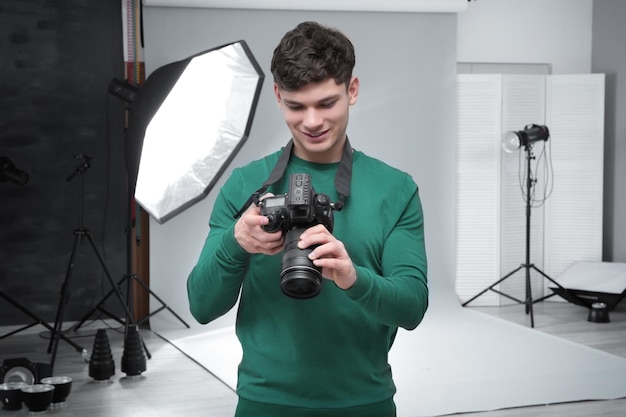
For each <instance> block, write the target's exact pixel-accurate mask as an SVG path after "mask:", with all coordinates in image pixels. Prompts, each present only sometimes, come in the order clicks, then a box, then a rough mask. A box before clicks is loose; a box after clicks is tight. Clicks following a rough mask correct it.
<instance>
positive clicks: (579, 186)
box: [544, 74, 605, 279]
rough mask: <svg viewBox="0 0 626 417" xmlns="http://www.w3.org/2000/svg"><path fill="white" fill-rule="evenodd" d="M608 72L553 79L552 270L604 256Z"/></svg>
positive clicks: (556, 272) (548, 266) (548, 233)
mask: <svg viewBox="0 0 626 417" xmlns="http://www.w3.org/2000/svg"><path fill="white" fill-rule="evenodd" d="M604 81H605V77H604V74H584V75H552V76H548V77H547V89H546V93H547V94H546V102H547V117H546V122H547V125H548V126H549V127H550V132H551V135H552V138H551V140H552V150H553V164H554V193H553V194H552V196H551V197H550V198H549V199H548V200H547V202H546V213H547V214H546V216H547V217H546V230H545V237H546V241H545V246H546V253H545V259H544V265H545V267H546V272H547V273H548V275H550V276H551V277H553V278H555V279H556V278H557V277H558V276H559V275H560V274H561V273H563V272H564V271H565V270H566V269H567V268H568V267H569V266H570V265H571V264H572V263H573V262H576V261H601V260H602V211H603V205H602V201H603V176H604Z"/></svg>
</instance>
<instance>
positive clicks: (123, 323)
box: [75, 278, 126, 330]
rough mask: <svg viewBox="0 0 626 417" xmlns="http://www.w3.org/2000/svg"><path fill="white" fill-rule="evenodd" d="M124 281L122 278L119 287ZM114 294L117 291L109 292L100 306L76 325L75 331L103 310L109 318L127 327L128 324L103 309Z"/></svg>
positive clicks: (97, 305)
mask: <svg viewBox="0 0 626 417" xmlns="http://www.w3.org/2000/svg"><path fill="white" fill-rule="evenodd" d="M123 281H124V279H123V278H122V279H121V280H120V281H119V282H118V283H117V285H118V287H119V286H120V285H121V284H122V283H123ZM113 294H115V290H109V292H108V293H106V295H105V296H104V297H102V299H101V300H100V302H99V303H98V304H96V306H95V307H94V308H92V309H91V310H90V311H89V312H88V313H87V314H85V316H84V317H83V318H82V319H81V320H80V321H79V322H78V324H77V325H76V327H75V329H76V330H78V329H79V328H80V327H81V326H82V325H83V324H85V322H86V321H87V319H88V318H89V317H91V316H92V315H93V314H95V312H96V311H98V310H101V311H103V312H105V313H106V314H107V316H109V317H111V318H113V319H114V320H116V321H117V322H119V323H120V324H121V325H125V324H126V323H125V322H123V321H122V320H120V319H119V318H117V317H114V316H113V315H112V314H110V313H108V312H106V311H105V310H104V308H103V307H102V306H103V305H104V303H105V302H106V300H108V299H109V297H111V296H112V295H113Z"/></svg>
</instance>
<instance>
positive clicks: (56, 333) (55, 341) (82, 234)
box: [48, 155, 145, 370]
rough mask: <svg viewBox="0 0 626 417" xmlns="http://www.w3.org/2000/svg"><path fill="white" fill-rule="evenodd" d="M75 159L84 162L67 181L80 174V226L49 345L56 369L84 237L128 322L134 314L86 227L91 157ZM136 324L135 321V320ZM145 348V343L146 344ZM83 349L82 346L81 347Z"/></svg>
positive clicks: (75, 232) (76, 157)
mask: <svg viewBox="0 0 626 417" xmlns="http://www.w3.org/2000/svg"><path fill="white" fill-rule="evenodd" d="M74 158H75V159H82V162H81V164H80V165H78V166H77V167H76V169H75V171H74V172H73V173H72V174H71V175H70V176H69V177H68V178H67V181H71V180H72V179H74V177H75V176H76V175H78V176H79V177H80V199H79V227H78V228H76V229H75V230H74V244H73V246H72V252H71V255H70V259H69V262H68V265H67V271H66V273H65V279H64V281H63V284H62V285H61V297H60V300H59V306H58V308H57V313H56V318H55V321H54V329H53V330H52V334H51V337H50V344H49V345H48V353H52V356H51V359H50V369H51V370H53V369H54V362H55V359H56V354H57V348H58V345H59V339H61V337H62V330H61V327H62V325H63V316H64V313H65V306H66V304H67V303H68V301H69V293H68V290H69V286H70V282H71V277H72V271H73V269H74V258H75V256H76V250H77V248H78V243H79V242H82V241H83V239H84V238H86V239H87V241H88V242H89V244H90V246H91V248H92V249H93V252H94V254H95V255H96V257H97V258H98V261H99V262H100V265H101V266H102V269H103V271H104V273H105V275H106V277H107V279H108V280H109V283H110V285H111V288H112V289H113V292H114V293H115V295H116V296H117V298H118V300H119V302H120V304H121V305H122V307H123V308H124V311H125V313H126V322H128V321H132V314H131V312H130V310H129V308H128V305H127V304H126V303H125V302H124V299H123V298H122V295H121V293H120V291H119V289H118V288H117V286H116V285H115V283H114V282H113V279H112V278H111V274H110V273H109V270H108V268H107V267H106V264H105V263H104V260H103V258H102V256H101V255H100V253H99V252H98V249H97V247H96V245H95V243H94V241H93V239H92V237H91V232H90V230H89V229H87V228H85V227H84V219H83V218H84V210H83V199H84V188H85V185H84V183H85V179H84V176H85V174H86V172H87V170H88V169H89V168H90V166H91V165H90V160H91V158H90V157H88V156H86V155H75V156H74ZM133 324H134V322H133ZM144 348H145V345H144ZM81 351H82V348H81Z"/></svg>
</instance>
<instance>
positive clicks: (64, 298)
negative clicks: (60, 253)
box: [48, 230, 83, 371]
mask: <svg viewBox="0 0 626 417" xmlns="http://www.w3.org/2000/svg"><path fill="white" fill-rule="evenodd" d="M82 236H83V235H82V234H81V231H78V230H77V231H74V244H73V245H72V254H71V255H70V260H69V262H68V264H67V271H66V273H65V279H64V280H63V284H62V285H61V297H60V299H59V306H58V308H57V314H56V318H55V320H54V328H53V329H52V333H51V337H50V343H49V344H48V353H52V356H51V358H50V371H53V370H54V362H55V360H56V355H57V349H58V347H59V339H60V338H61V328H62V326H63V315H64V313H65V306H66V305H67V302H68V299H69V297H68V295H67V291H68V288H69V284H70V280H71V277H72V270H73V269H74V257H75V256H76V248H77V246H78V241H79V240H80V239H81V237H82ZM63 339H64V340H66V341H67V340H68V339H65V338H63ZM71 344H72V345H73V346H74V347H75V348H76V350H77V351H79V352H80V351H82V350H83V348H81V347H79V346H78V345H76V344H75V343H71Z"/></svg>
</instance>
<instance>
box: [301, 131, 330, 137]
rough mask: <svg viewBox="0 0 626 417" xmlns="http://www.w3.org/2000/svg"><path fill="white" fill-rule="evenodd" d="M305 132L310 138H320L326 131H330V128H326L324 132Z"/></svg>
mask: <svg viewBox="0 0 626 417" xmlns="http://www.w3.org/2000/svg"><path fill="white" fill-rule="evenodd" d="M303 133H304V134H305V135H307V136H308V137H310V138H313V139H319V138H321V137H322V136H324V135H325V134H326V133H328V130H324V131H323V132H317V133H308V132H303Z"/></svg>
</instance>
